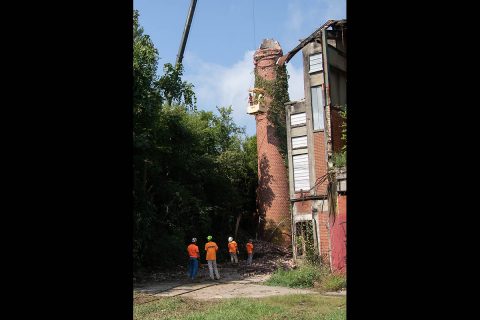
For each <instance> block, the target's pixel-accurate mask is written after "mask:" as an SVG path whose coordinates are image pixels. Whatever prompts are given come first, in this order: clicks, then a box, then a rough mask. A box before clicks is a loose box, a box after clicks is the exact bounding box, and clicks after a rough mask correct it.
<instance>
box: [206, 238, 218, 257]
mask: <svg viewBox="0 0 480 320" xmlns="http://www.w3.org/2000/svg"><path fill="white" fill-rule="evenodd" d="M205 251H207V256H206V257H205V260H217V251H218V246H217V244H216V243H215V242H213V241H209V242H207V243H206V244H205Z"/></svg>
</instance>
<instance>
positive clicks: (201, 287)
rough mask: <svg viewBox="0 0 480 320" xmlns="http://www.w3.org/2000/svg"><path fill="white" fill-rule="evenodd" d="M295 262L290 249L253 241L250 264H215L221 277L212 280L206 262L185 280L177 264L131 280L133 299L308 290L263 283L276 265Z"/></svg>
mask: <svg viewBox="0 0 480 320" xmlns="http://www.w3.org/2000/svg"><path fill="white" fill-rule="evenodd" d="M294 267H295V265H294V263H293V260H292V256H291V254H290V252H289V251H288V250H286V249H283V248H281V247H278V246H275V245H273V244H271V243H267V242H262V241H256V244H255V254H254V257H253V263H252V265H251V266H247V265H246V262H245V261H239V264H238V265H235V266H233V265H231V264H230V263H223V264H220V263H219V264H218V271H219V273H220V280H211V279H210V277H209V273H208V265H207V264H205V263H202V264H201V265H200V267H199V271H198V274H197V278H196V279H195V280H194V281H191V280H189V279H188V276H187V269H186V267H184V266H178V268H177V269H176V270H172V271H169V272H158V273H153V274H150V275H148V277H145V276H144V277H142V279H141V281H139V280H138V279H135V280H137V281H135V282H134V292H135V297H134V302H135V303H139V304H141V303H146V302H149V301H151V300H155V299H158V298H159V297H174V296H182V297H188V298H193V299H205V300H209V299H225V298H236V297H252V298H257V297H267V296H272V295H284V294H298V293H309V294H319V293H318V292H316V291H313V290H309V289H291V288H284V287H272V286H265V285H262V283H263V282H264V281H266V280H267V279H268V278H269V277H270V275H271V274H272V273H273V272H274V271H275V270H276V269H277V268H284V269H291V268H294Z"/></svg>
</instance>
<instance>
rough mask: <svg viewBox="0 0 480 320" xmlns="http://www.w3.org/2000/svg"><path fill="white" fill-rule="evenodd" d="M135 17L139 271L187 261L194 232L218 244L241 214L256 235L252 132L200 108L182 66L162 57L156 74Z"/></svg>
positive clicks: (221, 111)
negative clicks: (249, 132)
mask: <svg viewBox="0 0 480 320" xmlns="http://www.w3.org/2000/svg"><path fill="white" fill-rule="evenodd" d="M133 19H134V26H133V28H134V30H133V37H134V39H133V40H134V41H133V43H134V47H133V49H134V50H133V51H134V54H133V57H134V59H133V76H134V81H133V121H134V124H133V149H134V157H133V169H134V177H133V178H134V179H133V180H134V188H133V200H134V209H133V220H134V243H133V257H134V271H135V272H136V271H139V270H141V269H142V270H145V269H147V270H149V269H152V268H164V267H172V266H176V265H178V264H180V263H184V262H185V263H186V257H185V248H186V245H187V244H188V243H189V239H191V238H192V237H196V238H198V245H199V246H200V247H202V246H203V244H204V243H205V241H206V239H205V237H206V236H207V235H209V234H210V235H212V236H213V237H214V240H216V241H217V242H220V243H221V241H222V240H224V239H227V236H228V235H232V234H233V232H234V231H235V230H234V229H235V224H236V221H237V219H238V218H241V220H240V221H241V223H240V229H241V230H240V231H239V232H240V234H241V235H243V237H244V238H247V237H249V236H252V235H253V234H254V232H255V223H254V219H253V213H254V212H255V189H256V186H257V160H256V159H257V155H256V152H257V148H256V137H247V136H246V134H245V130H244V128H241V127H239V126H237V125H236V124H235V123H234V121H233V119H232V108H231V107H220V108H217V113H215V114H214V113H213V112H207V111H198V110H197V108H196V97H195V93H194V91H193V89H194V88H193V85H192V84H190V83H187V82H185V81H182V79H181V77H182V74H183V71H182V66H181V65H177V66H172V65H171V64H168V63H167V64H165V65H164V69H163V75H162V76H160V77H159V76H158V75H157V65H158V52H157V49H156V48H155V47H154V45H153V43H152V41H151V39H150V37H149V36H148V35H146V34H144V32H143V29H142V28H141V26H140V25H139V22H138V12H137V11H135V12H134V15H133ZM220 248H221V250H225V249H224V246H220ZM202 252H203V251H202ZM167 255H168V258H166V256H167ZM226 255H227V254H226V252H225V256H226ZM223 256H224V255H223V254H222V252H220V254H219V255H218V257H219V260H221V259H222V258H223ZM202 258H204V256H203V255H202Z"/></svg>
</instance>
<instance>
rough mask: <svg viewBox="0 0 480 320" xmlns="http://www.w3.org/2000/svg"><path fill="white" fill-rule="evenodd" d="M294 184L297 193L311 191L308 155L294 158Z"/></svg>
mask: <svg viewBox="0 0 480 320" xmlns="http://www.w3.org/2000/svg"><path fill="white" fill-rule="evenodd" d="M293 183H294V186H295V191H300V189H303V190H304V191H307V190H308V189H310V178H309V169H308V153H307V154H299V155H297V156H293Z"/></svg>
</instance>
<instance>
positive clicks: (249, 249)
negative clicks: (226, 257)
mask: <svg viewBox="0 0 480 320" xmlns="http://www.w3.org/2000/svg"><path fill="white" fill-rule="evenodd" d="M247 252H248V253H252V252H253V244H251V243H250V242H249V243H247Z"/></svg>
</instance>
